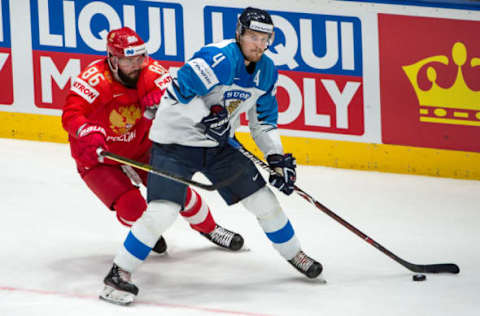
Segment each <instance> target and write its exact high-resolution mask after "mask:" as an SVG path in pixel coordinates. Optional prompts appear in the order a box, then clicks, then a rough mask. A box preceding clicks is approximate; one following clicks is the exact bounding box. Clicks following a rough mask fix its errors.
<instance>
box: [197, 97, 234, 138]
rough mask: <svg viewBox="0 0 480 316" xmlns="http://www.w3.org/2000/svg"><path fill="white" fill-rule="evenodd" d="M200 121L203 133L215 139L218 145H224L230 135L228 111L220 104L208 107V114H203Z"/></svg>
mask: <svg viewBox="0 0 480 316" xmlns="http://www.w3.org/2000/svg"><path fill="white" fill-rule="evenodd" d="M201 123H202V124H203V125H205V134H206V135H207V137H208V138H210V139H212V140H215V141H217V142H218V144H219V145H221V146H222V145H224V144H225V143H226V142H227V141H228V138H229V136H230V124H229V123H230V122H229V118H228V111H227V110H226V109H225V108H224V107H223V106H221V105H218V104H217V105H214V106H212V107H211V108H210V114H209V115H207V116H205V117H204V118H203V119H202V121H201Z"/></svg>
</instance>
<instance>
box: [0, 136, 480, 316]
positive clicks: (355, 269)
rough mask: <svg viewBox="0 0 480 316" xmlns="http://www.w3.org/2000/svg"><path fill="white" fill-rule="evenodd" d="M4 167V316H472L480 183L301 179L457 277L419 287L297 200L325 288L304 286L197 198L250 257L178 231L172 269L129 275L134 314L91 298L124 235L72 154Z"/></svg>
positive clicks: (247, 224) (392, 241)
mask: <svg viewBox="0 0 480 316" xmlns="http://www.w3.org/2000/svg"><path fill="white" fill-rule="evenodd" d="M452 163H453V162H452ZM0 164H1V173H0V174H1V176H0V186H1V188H0V189H1V195H0V196H1V213H0V214H1V219H2V224H3V225H2V227H1V229H0V241H1V243H0V315H2V316H10V315H15V316H34V315H42V316H43V315H49V316H57V315H58V316H65V315H79V316H80V315H81V316H85V315H91V316H94V315H102V316H104V315H116V316H122V315H137V316H148V315H369V316H376V315H379V316H380V315H382V316H384V315H389V316H395V315H436V316H441V315H445V316H447V315H449V316H450V315H462V316H468V315H472V316H473V315H478V313H479V308H480V303H479V299H478V297H479V293H480V277H479V275H480V274H479V272H478V270H479V269H480V251H479V245H480V232H479V230H480V227H479V226H480V181H466V180H454V179H442V178H433V177H421V176H409V175H398V174H387V173H376V172H362V171H352V170H342V169H332V168H324V167H305V166H301V167H299V169H298V185H299V186H300V187H301V188H302V189H304V190H305V191H307V192H308V193H310V194H312V195H313V196H314V197H315V198H316V199H318V200H319V201H320V202H322V203H324V204H325V205H326V206H328V207H329V208H330V209H332V210H333V211H334V212H336V213H337V214H338V215H340V216H342V217H343V218H345V219H346V220H348V221H350V222H351V223H352V224H353V225H355V226H356V227H357V228H359V229H360V230H362V231H363V232H365V233H366V234H367V235H369V236H370V237H372V238H373V239H375V240H376V241H377V242H379V243H380V244H382V245H383V246H385V247H386V248H388V249H389V250H391V251H392V252H394V253H395V254H397V255H398V256H400V257H401V258H403V259H405V260H407V261H410V262H414V263H421V264H425V263H443V262H455V263H457V264H458V265H459V266H460V269H461V272H460V274H459V275H428V276H427V281H425V282H413V281H412V274H413V273H412V272H410V271H408V270H406V269H405V268H403V267H402V266H401V265H399V264H398V263H396V262H394V261H393V260H391V259H390V258H388V257H387V256H385V255H384V254H383V253H381V252H379V251H378V250H376V249H375V248H373V247H372V246H370V245H369V244H367V243H365V242H364V241H362V240H361V239H360V238H358V237H357V236H356V235H354V234H352V233H351V232H350V231H348V230H347V229H346V228H344V227H343V226H341V225H339V224H338V223H337V222H335V221H334V220H332V219H330V218H329V217H328V216H326V215H325V214H324V213H322V212H321V211H319V210H317V209H316V208H315V207H313V206H312V205H311V204H309V203H307V202H305V201H304V200H303V199H301V198H300V197H299V196H296V195H292V196H290V197H286V196H284V195H281V194H277V196H278V197H279V199H280V200H281V204H282V205H283V206H284V208H285V210H286V212H287V214H288V216H289V218H290V220H291V222H292V224H293V225H294V227H295V229H296V233H297V235H298V237H299V238H300V241H301V242H302V246H303V249H304V250H305V252H306V253H307V254H309V255H311V256H312V257H314V258H316V259H317V260H319V261H320V262H321V263H322V264H323V265H324V277H325V278H326V279H327V280H328V283H327V284H326V285H322V284H320V283H319V282H315V281H311V280H307V279H305V278H304V277H303V276H301V275H300V274H299V273H298V272H297V271H295V270H294V269H293V268H292V267H291V266H290V265H289V264H288V263H287V262H285V261H284V260H283V259H282V258H281V257H280V256H279V255H278V254H277V253H276V252H275V251H274V250H273V248H272V247H271V246H270V244H269V242H268V241H267V239H266V237H265V236H264V234H263V232H262V230H261V229H260V227H259V226H258V225H257V223H256V220H255V218H254V217H253V216H252V215H251V214H249V213H248V212H247V211H246V210H244V209H243V208H242V207H241V206H234V207H227V206H226V205H225V203H224V202H223V201H222V200H221V199H220V197H219V196H218V195H217V194H216V193H212V192H204V191H202V192H200V193H201V194H202V195H203V196H204V197H205V198H206V200H207V201H208V203H209V205H210V207H211V209H212V211H213V214H214V216H215V218H216V220H217V222H218V223H220V224H222V225H223V226H225V227H228V228H230V229H233V230H236V231H237V232H239V233H241V234H242V235H243V236H244V238H245V242H246V246H247V247H248V248H249V250H248V251H243V252H240V253H233V252H228V251H225V250H222V249H219V248H218V247H215V246H214V245H212V244H210V243H209V242H208V241H207V240H206V239H204V238H202V237H200V236H199V235H198V233H196V232H194V231H192V230H191V229H190V228H189V227H188V225H187V224H186V222H185V221H184V220H183V219H181V218H180V217H179V218H178V219H177V221H176V222H175V224H174V226H173V227H172V228H171V229H169V230H168V231H167V232H166V234H165V238H166V240H167V243H168V246H169V250H168V255H166V256H158V255H155V254H153V255H151V256H150V257H149V258H148V259H147V261H146V262H145V264H144V265H143V266H141V268H140V269H139V271H138V272H137V273H136V274H135V275H134V281H135V283H136V284H137V285H138V287H139V288H140V293H139V296H138V299H137V301H136V302H135V303H134V304H133V305H131V306H129V307H122V306H116V305H112V304H109V303H106V302H104V301H101V300H99V299H98V298H97V297H98V292H99V290H100V289H101V288H102V279H103V277H104V276H105V274H106V273H107V272H108V270H109V268H110V265H111V261H112V259H113V256H114V255H115V253H116V251H117V250H118V248H119V247H120V246H121V244H122V242H123V240H124V237H125V236H126V234H127V233H128V230H127V229H126V228H125V227H123V226H122V225H120V224H119V223H118V222H117V220H116V217H115V215H114V213H113V212H110V211H109V210H107V209H106V208H105V207H104V206H103V205H102V204H101V203H100V202H99V201H98V200H97V199H96V198H95V197H94V195H93V194H92V193H90V192H89V190H88V189H87V187H86V186H85V184H84V183H83V182H82V181H81V179H80V177H79V176H78V175H77V173H76V170H75V167H74V164H73V161H72V160H71V158H70V156H69V149H68V146H67V145H64V144H52V143H41V142H31V141H21V140H12V139H0ZM196 178H197V177H196ZM197 179H198V180H204V178H202V177H198V178H197Z"/></svg>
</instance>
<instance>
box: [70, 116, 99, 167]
mask: <svg viewBox="0 0 480 316" xmlns="http://www.w3.org/2000/svg"><path fill="white" fill-rule="evenodd" d="M77 137H78V142H77V149H76V150H75V152H72V156H73V158H75V159H76V160H77V161H78V162H79V163H80V164H81V165H82V166H83V167H85V168H88V169H89V168H92V167H94V166H96V165H97V164H99V163H100V162H103V158H100V157H99V156H98V154H97V149H98V148H99V147H100V148H102V149H104V150H108V147H107V144H106V141H105V139H106V137H107V133H106V132H105V129H104V128H103V127H101V126H99V125H94V124H90V123H87V124H85V125H83V126H82V127H80V128H79V129H78V132H77Z"/></svg>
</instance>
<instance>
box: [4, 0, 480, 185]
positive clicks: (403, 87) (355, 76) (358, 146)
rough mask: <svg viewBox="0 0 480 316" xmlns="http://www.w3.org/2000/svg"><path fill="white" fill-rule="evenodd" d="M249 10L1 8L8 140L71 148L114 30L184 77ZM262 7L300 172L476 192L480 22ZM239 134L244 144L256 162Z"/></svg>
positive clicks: (239, 4)
mask: <svg viewBox="0 0 480 316" xmlns="http://www.w3.org/2000/svg"><path fill="white" fill-rule="evenodd" d="M187 3H188V5H187ZM249 4H250V5H251V3H250V2H245V1H195V2H192V1H162V2H156V1H124V0H122V1H115V2H111V1H90V0H88V1H82V2H78V1H66V0H63V1H62V0H31V1H27V0H16V1H15V2H13V1H10V2H9V1H6V0H1V11H0V17H1V19H2V23H1V27H0V79H1V82H2V89H0V122H2V124H0V136H1V137H12V138H21V139H32V140H42V141H53V142H66V141H67V136H66V133H65V132H64V131H63V129H62V127H61V122H60V115H61V109H62V106H63V103H64V99H65V96H66V93H67V92H68V89H69V87H70V83H71V78H72V77H75V76H76V75H77V74H78V73H79V72H80V70H81V69H82V68H83V67H85V66H86V65H88V64H89V63H90V62H92V61H93V60H96V59H98V58H101V57H102V56H104V54H105V48H104V40H103V38H102V37H103V36H105V34H106V32H107V31H108V30H109V29H110V28H116V27H120V26H122V25H128V26H130V27H132V28H135V29H136V31H137V32H138V33H139V34H140V35H141V36H142V37H143V38H144V39H145V40H146V43H147V48H148V50H149V53H150V55H151V56H152V57H153V58H155V59H158V60H160V61H162V63H163V64H165V65H166V66H168V67H170V70H171V71H172V72H174V71H175V70H176V69H178V67H180V66H181V65H182V64H183V63H184V61H185V60H186V59H188V58H189V57H190V56H191V55H192V54H193V52H195V51H196V50H197V49H198V48H200V47H201V46H202V45H204V44H205V43H211V42H216V41H219V40H222V39H225V38H232V37H233V36H234V31H235V19H236V17H237V15H238V14H239V12H241V9H242V8H243V7H245V6H246V5H249ZM262 5H263V6H264V8H265V9H267V10H268V11H269V12H271V14H272V18H273V20H274V23H275V26H276V28H275V32H276V36H275V42H274V43H273V45H272V47H271V48H270V50H269V51H268V52H267V54H268V55H269V56H270V57H271V58H272V59H273V61H274V62H275V64H276V65H277V67H278V69H279V73H280V75H279V81H278V87H277V96H278V101H279V111H280V114H279V128H280V132H281V135H282V138H283V141H284V144H285V149H286V151H290V152H294V153H295V156H296V157H297V159H298V161H299V163H302V164H310V165H327V166H334V167H342V168H354V169H365V170H376V171H387V172H399V173H412V174H426V175H434V176H442V177H455V178H467V179H480V142H479V141H478V139H479V136H480V79H479V78H480V42H478V40H476V39H475V34H477V33H478V31H480V11H476V10H464V9H447V8H429V7H410V6H395V5H387V4H381V3H355V2H348V1H328V2H321V3H316V4H315V5H314V4H312V2H311V1H307V0H302V1H297V2H296V5H295V7H293V8H290V9H287V8H289V1H283V0H282V1H268V2H267V1H265V2H263V3H262ZM278 8H284V9H283V10H278ZM25 12H27V13H28V14H25ZM242 124H243V126H242V128H241V130H240V133H239V138H240V139H241V140H242V141H243V142H244V143H245V144H246V145H247V147H249V148H251V149H252V150H256V149H255V147H254V145H253V142H252V141H251V139H250V137H249V136H248V135H247V134H246V133H245V132H247V131H248V128H247V127H246V124H247V121H246V120H245V118H244V117H243V118H242Z"/></svg>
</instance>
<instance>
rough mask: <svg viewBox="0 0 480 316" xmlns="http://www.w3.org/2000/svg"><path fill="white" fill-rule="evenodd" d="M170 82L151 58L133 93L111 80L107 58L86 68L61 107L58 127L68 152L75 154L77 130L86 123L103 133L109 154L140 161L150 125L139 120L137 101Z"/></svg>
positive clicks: (141, 119) (148, 147)
mask: <svg viewBox="0 0 480 316" xmlns="http://www.w3.org/2000/svg"><path fill="white" fill-rule="evenodd" d="M170 80H171V77H170V75H169V73H168V72H167V70H166V69H165V68H163V67H162V66H161V65H160V63H159V62H158V61H156V60H153V59H151V58H150V59H149V61H148V64H147V65H146V66H145V67H144V68H143V70H142V72H141V74H140V77H139V79H138V83H137V88H136V89H130V88H128V87H126V86H124V85H122V84H121V83H119V82H117V81H116V80H114V79H113V75H112V73H111V71H110V68H109V66H108V63H107V58H105V59H103V60H100V61H97V62H95V63H93V64H91V65H89V66H88V67H87V68H86V69H85V70H84V71H82V72H81V73H80V75H78V77H77V78H76V79H75V80H74V81H73V83H72V85H71V89H70V92H69V94H68V96H67V99H66V104H65V105H64V107H63V114H62V124H63V127H64V129H65V130H66V131H67V132H68V134H69V141H70V146H71V150H72V152H75V151H76V150H78V147H77V131H78V129H79V128H80V127H81V126H82V125H84V124H85V123H87V122H88V123H93V124H96V125H100V126H102V127H103V128H104V129H105V131H106V132H107V145H108V148H109V150H110V151H111V152H114V153H116V154H119V155H122V156H125V157H128V158H131V159H136V158H138V157H141V156H142V155H143V154H144V153H145V152H146V151H148V150H149V149H150V146H151V141H150V140H149V138H148V132H149V129H150V126H151V124H152V121H151V120H148V119H146V118H145V117H144V116H143V111H144V109H143V108H142V106H141V105H140V100H141V99H142V97H144V96H145V95H146V94H147V93H149V92H151V91H153V90H155V89H160V90H163V91H164V90H165V88H166V85H167V83H168V82H169V81H170ZM109 162H110V161H109Z"/></svg>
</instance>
